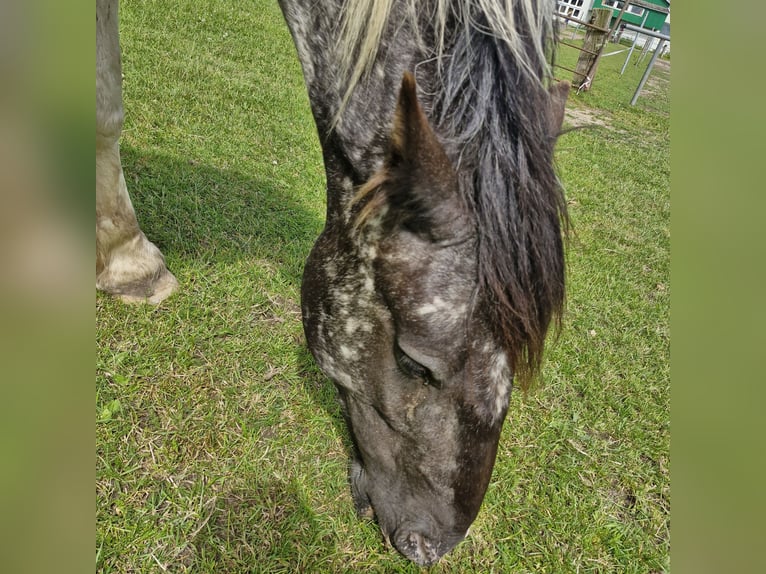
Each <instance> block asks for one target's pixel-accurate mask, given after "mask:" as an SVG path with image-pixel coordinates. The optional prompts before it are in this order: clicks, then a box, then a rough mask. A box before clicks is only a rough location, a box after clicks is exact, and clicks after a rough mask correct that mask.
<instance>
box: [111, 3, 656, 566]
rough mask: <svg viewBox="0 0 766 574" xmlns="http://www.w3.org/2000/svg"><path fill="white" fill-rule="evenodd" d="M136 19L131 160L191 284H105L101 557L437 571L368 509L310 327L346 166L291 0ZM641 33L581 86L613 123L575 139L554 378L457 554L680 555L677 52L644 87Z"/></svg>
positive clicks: (141, 206)
mask: <svg viewBox="0 0 766 574" xmlns="http://www.w3.org/2000/svg"><path fill="white" fill-rule="evenodd" d="M121 19H122V47H123V53H124V56H123V70H124V75H125V83H124V97H125V106H126V114H127V119H126V124H125V130H124V136H123V142H122V153H123V161H124V167H125V173H126V179H127V181H128V187H129V189H130V191H131V194H132V197H133V200H134V204H135V206H136V210H137V213H138V217H139V220H140V221H141V224H142V227H143V229H144V231H145V232H146V234H147V235H148V236H149V237H150V238H151V239H152V240H153V241H155V242H156V243H157V244H158V245H159V246H160V248H161V249H162V250H163V252H164V253H165V255H166V257H167V261H168V265H169V267H170V269H171V270H172V271H173V272H174V273H175V275H176V276H177V278H178V280H179V281H180V283H181V291H180V292H179V293H178V294H176V295H174V296H173V297H172V298H170V299H169V300H167V301H165V302H164V303H162V304H161V305H160V306H159V307H157V308H153V307H148V306H126V305H123V304H122V303H120V302H118V301H116V300H114V299H112V298H110V297H108V296H104V295H103V294H98V295H97V299H96V329H97V344H96V348H97V355H96V420H97V423H96V434H97V459H96V477H97V482H96V497H97V516H96V519H97V534H96V568H97V571H98V572H103V573H110V572H120V573H123V572H124V573H128V572H141V573H144V572H195V573H196V572H211V573H212V572H216V573H221V572H226V573H229V574H233V573H239V572H417V571H418V570H419V569H418V568H417V567H415V566H414V565H413V564H411V563H409V562H407V560H406V559H404V558H402V557H401V556H400V555H399V554H398V553H397V552H396V551H395V550H393V549H392V548H390V547H386V545H385V543H384V542H383V540H382V537H381V534H380V531H379V529H378V527H377V526H376V525H375V524H374V523H373V522H369V521H363V520H359V519H358V518H357V517H356V516H355V514H354V510H353V504H352V501H351V496H350V492H349V488H348V485H347V480H346V468H347V462H348V454H347V446H348V435H347V433H346V430H345V427H344V426H343V423H342V421H341V418H340V415H339V411H338V408H337V406H336V403H335V399H334V390H333V387H332V384H331V383H330V382H329V381H328V380H327V379H325V378H324V377H323V376H322V375H321V373H320V372H319V371H318V370H317V368H316V366H315V365H314V363H313V360H312V359H311V357H310V355H309V353H308V351H307V349H306V346H305V342H304V339H303V333H302V328H301V324H300V308H299V289H300V278H301V271H302V267H303V263H304V260H305V258H306V256H307V255H308V252H309V250H310V248H311V245H312V243H313V241H314V239H315V238H316V236H317V235H318V234H319V232H320V230H321V229H322V225H323V218H324V173H323V167H322V162H321V154H320V148H319V145H318V142H317V138H316V133H315V129H314V125H313V122H312V119H311V114H310V111H309V106H308V100H307V96H306V92H305V88H304V86H303V82H302V77H301V73H300V66H299V64H298V61H297V57H296V55H295V50H294V48H293V45H292V42H291V40H290V36H289V33H288V31H287V28H286V26H285V24H284V22H283V20H282V17H281V14H280V12H279V8H278V7H277V5H276V2H273V1H271V2H266V1H263V0H257V1H245V2H239V3H237V2H230V1H225V0H211V1H209V2H204V3H199V2H192V1H189V0H170V1H168V2H161V3H160V2H148V1H146V2H141V1H136V0H126V1H125V2H123V4H122V7H121ZM616 49H618V47H617V46H612V47H611V48H610V49H609V50H607V51H611V50H616ZM624 57H625V54H624V53H623V54H622V55H616V56H611V57H607V58H604V59H603V60H602V62H601V64H600V67H599V73H598V76H597V78H596V80H595V81H594V84H593V89H592V91H591V92H588V93H583V94H579V95H576V94H573V95H571V96H570V101H569V108H570V110H571V114H572V116H571V117H572V118H573V119H572V121H574V122H576V123H582V122H583V121H585V123H590V124H593V125H594V127H591V128H588V129H580V130H575V131H572V132H569V133H567V134H566V135H564V136H562V138H561V139H560V140H559V147H558V160H557V161H558V167H559V170H560V172H561V177H562V180H563V182H564V184H565V187H566V193H567V197H568V203H569V207H570V210H571V216H572V220H573V224H574V233H573V236H572V238H571V241H570V243H569V247H568V276H569V285H568V306H567V312H566V315H565V318H564V328H563V331H562V333H561V335H560V337H559V338H558V340H557V341H555V342H551V345H550V347H549V350H548V352H547V360H546V363H545V366H544V378H545V382H544V385H543V386H542V387H541V388H539V389H537V390H535V391H533V392H531V393H530V394H528V395H527V396H523V395H522V394H521V393H516V394H514V396H513V397H512V400H511V406H510V410H509V415H508V419H507V422H506V425H505V428H504V431H503V437H502V440H501V444H500V448H499V454H498V461H497V464H496V466H495V470H494V474H493V478H492V481H491V483H490V486H489V489H488V492H487V496H486V499H485V501H484V505H483V507H482V510H481V512H480V514H479V517H478V519H477V520H476V522H475V523H474V525H473V527H472V529H471V532H470V535H469V536H468V538H467V539H466V540H465V541H464V542H463V543H461V544H460V545H459V546H458V547H457V548H456V549H455V550H454V551H453V552H451V553H450V554H448V555H447V556H446V557H445V558H444V559H443V560H442V561H441V562H440V563H439V564H437V565H436V566H435V567H433V568H432V570H433V571H434V572H456V573H457V572H459V573H461V574H462V573H464V572H503V573H516V572H519V573H520V572H551V573H560V572H619V573H626V572H635V573H642V574H645V573H647V572H661V571H665V570H667V569H669V558H668V556H669V504H670V503H669V466H670V462H669V442H670V416H669V394H670V393H669V384H670V381H669V300H670V283H669V249H670V246H669V243H670V230H669V219H670V218H669V211H670V204H669V202H670V193H669V179H670V157H669V155H670V141H669V139H670V138H669V126H670V117H669V64H667V63H666V64H665V66H664V67H663V68H661V69H658V70H657V71H656V73H655V74H653V78H652V81H651V82H650V84H649V86H648V89H647V90H646V92H645V93H644V94H643V95H642V96H641V98H639V101H638V105H637V106H635V107H633V108H632V107H630V106H629V105H628V102H629V101H630V97H631V95H632V93H633V90H634V89H635V87H636V85H637V83H638V79H639V78H640V75H641V73H642V71H643V67H644V65H645V63H646V62H644V64H643V65H641V66H638V67H636V66H633V65H630V66H628V71H627V72H626V75H625V76H624V77H622V78H620V77H619V75H618V72H619V70H620V67H621V66H622V63H623V61H624ZM575 58H576V54H575V53H574V51H573V50H571V49H569V48H566V49H563V50H562V51H561V53H560V54H559V60H560V61H561V62H562V63H564V64H565V65H567V66H568V67H573V66H572V64H573V63H574V60H575ZM647 61H648V60H647ZM567 62H568V63H567ZM561 77H562V78H566V77H568V76H566V75H564V74H562V75H561Z"/></svg>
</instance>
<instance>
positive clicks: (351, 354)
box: [340, 345, 359, 361]
mask: <svg viewBox="0 0 766 574" xmlns="http://www.w3.org/2000/svg"><path fill="white" fill-rule="evenodd" d="M340 354H341V355H343V358H344V359H346V360H349V361H356V360H358V359H359V352H358V351H357V350H356V349H351V348H350V347H347V346H346V345H341V346H340Z"/></svg>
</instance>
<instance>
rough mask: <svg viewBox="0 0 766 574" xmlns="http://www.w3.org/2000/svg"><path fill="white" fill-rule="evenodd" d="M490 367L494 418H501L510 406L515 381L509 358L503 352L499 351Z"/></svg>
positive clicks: (490, 362) (489, 376)
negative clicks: (509, 398)
mask: <svg viewBox="0 0 766 574" xmlns="http://www.w3.org/2000/svg"><path fill="white" fill-rule="evenodd" d="M485 348H486V345H485ZM489 365H490V366H489V370H488V379H489V388H488V390H489V393H490V397H494V408H495V412H494V416H495V417H499V416H500V415H501V414H502V412H503V409H505V408H506V406H507V405H508V397H509V396H510V394H511V388H512V381H513V379H512V377H511V370H510V369H509V368H508V357H507V356H506V354H505V353H504V352H503V351H497V352H496V353H495V354H494V355H493V356H492V358H491V359H490V361H489Z"/></svg>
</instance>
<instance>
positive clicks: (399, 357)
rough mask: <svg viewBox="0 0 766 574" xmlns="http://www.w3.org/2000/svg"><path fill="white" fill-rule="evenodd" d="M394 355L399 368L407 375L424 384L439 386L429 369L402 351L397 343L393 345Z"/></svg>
mask: <svg viewBox="0 0 766 574" xmlns="http://www.w3.org/2000/svg"><path fill="white" fill-rule="evenodd" d="M394 357H395V358H396V364H397V365H398V366H399V369H400V370H401V371H402V372H403V373H404V374H405V375H407V376H408V377H411V378H413V379H420V380H421V381H422V382H423V384H424V385H431V386H434V387H436V388H439V389H440V388H441V384H440V383H439V382H438V381H436V379H434V377H433V375H432V374H431V371H430V370H429V369H428V368H427V367H424V366H423V365H421V364H420V363H418V362H417V361H416V360H415V359H413V358H412V357H410V356H409V355H408V354H407V353H405V352H404V351H402V350H401V348H400V347H399V345H394Z"/></svg>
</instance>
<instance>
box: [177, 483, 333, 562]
mask: <svg viewBox="0 0 766 574" xmlns="http://www.w3.org/2000/svg"><path fill="white" fill-rule="evenodd" d="M334 545H335V543H334V538H333V535H332V533H331V532H322V529H321V528H320V526H319V524H318V523H317V521H316V519H315V514H314V512H313V510H312V509H311V507H310V504H309V503H308V501H307V498H306V496H305V494H304V493H303V491H302V489H301V487H300V486H299V485H298V484H296V483H294V482H285V481H281V480H273V481H269V482H264V481H262V480H260V479H259V480H256V481H254V482H250V483H248V484H247V485H246V487H245V488H243V489H239V490H236V489H235V490H232V491H228V492H224V493H221V496H219V497H218V499H217V501H216V503H215V507H214V508H213V510H212V513H211V515H210V519H209V520H208V522H207V525H206V528H203V529H201V530H200V532H199V533H198V534H197V536H196V537H195V539H194V540H193V541H192V545H191V546H192V548H193V550H192V553H193V554H196V556H189V557H187V561H188V562H189V565H190V566H191V565H195V566H197V567H202V568H205V567H213V568H215V569H216V570H218V571H220V572H245V571H260V569H261V568H266V567H268V569H269V570H272V571H275V570H280V569H284V571H300V570H301V565H303V566H304V567H305V566H307V565H309V564H307V563H306V561H307V559H308V561H309V562H310V563H311V564H310V566H316V565H317V564H320V563H321V562H322V560H323V558H324V557H326V556H328V555H332V554H333V547H334ZM312 557H313V560H312Z"/></svg>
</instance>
